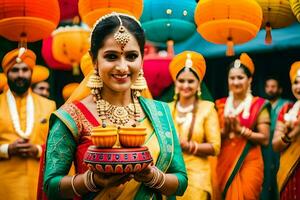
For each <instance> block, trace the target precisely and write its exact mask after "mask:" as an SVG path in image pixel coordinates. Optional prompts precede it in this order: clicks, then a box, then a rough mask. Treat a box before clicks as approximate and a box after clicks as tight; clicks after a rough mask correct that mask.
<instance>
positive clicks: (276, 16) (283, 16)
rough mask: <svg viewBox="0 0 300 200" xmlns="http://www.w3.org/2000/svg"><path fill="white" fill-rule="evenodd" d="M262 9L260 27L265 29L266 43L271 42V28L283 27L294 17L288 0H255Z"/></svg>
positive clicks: (293, 19) (291, 21)
mask: <svg viewBox="0 0 300 200" xmlns="http://www.w3.org/2000/svg"><path fill="white" fill-rule="evenodd" d="M256 1H257V2H258V3H259V5H260V6H261V7H262V10H263V22H262V28H265V29H266V38H265V42H266V44H271V43H272V36H271V29H272V28H283V27H286V26H289V25H290V24H292V23H293V22H294V21H295V20H296V19H295V16H294V14H293V11H292V9H291V6H290V2H289V0H256Z"/></svg>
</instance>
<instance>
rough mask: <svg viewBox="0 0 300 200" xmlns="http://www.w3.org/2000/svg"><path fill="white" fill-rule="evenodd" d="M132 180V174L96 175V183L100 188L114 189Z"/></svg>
mask: <svg viewBox="0 0 300 200" xmlns="http://www.w3.org/2000/svg"><path fill="white" fill-rule="evenodd" d="M131 179H132V175H130V174H116V175H113V174H109V175H108V174H100V173H94V182H95V184H96V185H97V186H98V187H102V188H106V187H114V186H119V185H121V184H124V183H126V182H128V181H130V180H131Z"/></svg>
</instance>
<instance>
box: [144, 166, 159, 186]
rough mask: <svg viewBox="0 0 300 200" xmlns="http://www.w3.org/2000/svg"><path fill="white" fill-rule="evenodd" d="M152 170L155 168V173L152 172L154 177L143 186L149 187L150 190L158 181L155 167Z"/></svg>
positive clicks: (157, 172)
mask: <svg viewBox="0 0 300 200" xmlns="http://www.w3.org/2000/svg"><path fill="white" fill-rule="evenodd" d="M154 168H155V171H154V175H153V177H152V178H151V180H150V181H148V182H144V184H145V185H146V186H148V187H151V188H153V187H154V186H155V185H156V184H157V182H158V180H159V171H158V169H157V168H156V167H155V166H154Z"/></svg>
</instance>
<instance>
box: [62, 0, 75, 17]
mask: <svg viewBox="0 0 300 200" xmlns="http://www.w3.org/2000/svg"><path fill="white" fill-rule="evenodd" d="M58 3H59V8H60V20H66V19H73V18H74V17H76V16H78V15H79V14H78V0H58Z"/></svg>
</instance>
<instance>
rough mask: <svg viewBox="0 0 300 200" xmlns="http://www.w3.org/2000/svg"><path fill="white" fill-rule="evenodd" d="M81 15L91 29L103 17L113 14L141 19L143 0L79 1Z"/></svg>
mask: <svg viewBox="0 0 300 200" xmlns="http://www.w3.org/2000/svg"><path fill="white" fill-rule="evenodd" d="M78 9H79V14H80V16H81V18H82V21H83V22H84V23H86V24H87V25H88V26H89V27H93V25H94V23H95V22H96V21H97V20H98V19H99V18H100V17H102V16H103V15H106V14H109V13H111V12H119V13H125V14H130V15H133V16H135V17H136V18H137V19H139V18H140V16H141V15H142V11H143V1H142V0H127V1H124V0H101V1H95V0H79V2H78Z"/></svg>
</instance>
